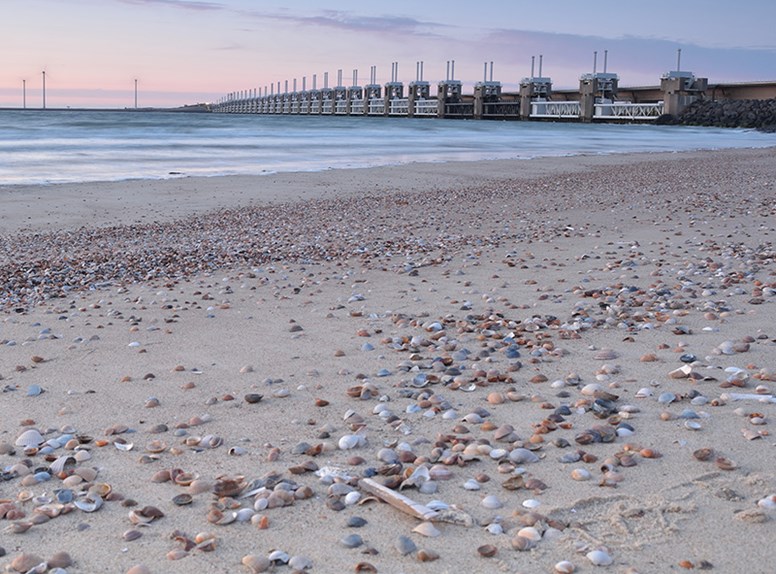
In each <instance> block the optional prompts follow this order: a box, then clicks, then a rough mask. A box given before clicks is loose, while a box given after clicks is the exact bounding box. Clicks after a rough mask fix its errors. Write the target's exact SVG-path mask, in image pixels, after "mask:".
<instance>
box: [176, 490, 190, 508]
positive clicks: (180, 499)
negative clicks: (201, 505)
mask: <svg viewBox="0 0 776 574" xmlns="http://www.w3.org/2000/svg"><path fill="white" fill-rule="evenodd" d="M192 500H194V498H193V497H192V496H191V495H190V494H187V493H182V494H178V495H175V496H173V497H172V503H173V504H175V505H177V506H184V505H186V504H191V502H192Z"/></svg>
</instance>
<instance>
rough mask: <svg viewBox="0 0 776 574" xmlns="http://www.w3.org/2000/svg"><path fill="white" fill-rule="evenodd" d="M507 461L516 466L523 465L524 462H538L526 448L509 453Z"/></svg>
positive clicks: (533, 454) (534, 455) (536, 457)
mask: <svg viewBox="0 0 776 574" xmlns="http://www.w3.org/2000/svg"><path fill="white" fill-rule="evenodd" d="M509 460H511V461H512V462H514V463H516V464H523V463H526V462H538V461H539V457H538V456H537V455H536V454H535V453H533V452H531V451H530V450H528V449H527V448H516V449H513V450H512V452H510V453H509Z"/></svg>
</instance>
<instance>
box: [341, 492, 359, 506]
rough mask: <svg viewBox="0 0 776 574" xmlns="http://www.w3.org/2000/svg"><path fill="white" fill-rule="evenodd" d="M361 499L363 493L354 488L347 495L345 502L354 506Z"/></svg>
mask: <svg viewBox="0 0 776 574" xmlns="http://www.w3.org/2000/svg"><path fill="white" fill-rule="evenodd" d="M359 500H361V493H360V492H359V491H357V490H354V491H353V492H348V493H347V494H346V495H345V504H346V505H347V506H353V505H354V504H356V503H357V502H358V501H359Z"/></svg>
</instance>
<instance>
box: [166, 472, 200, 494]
mask: <svg viewBox="0 0 776 574" xmlns="http://www.w3.org/2000/svg"><path fill="white" fill-rule="evenodd" d="M170 475H171V476H172V481H173V482H174V483H175V484H177V485H178V486H189V485H190V484H192V483H193V482H194V481H195V480H196V479H197V475H195V474H194V473H191V472H177V473H172V472H171V473H170ZM192 494H193V493H192Z"/></svg>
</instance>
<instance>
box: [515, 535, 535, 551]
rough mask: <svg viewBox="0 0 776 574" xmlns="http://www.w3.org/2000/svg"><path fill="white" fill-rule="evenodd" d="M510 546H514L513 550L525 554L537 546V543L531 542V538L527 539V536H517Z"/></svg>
mask: <svg viewBox="0 0 776 574" xmlns="http://www.w3.org/2000/svg"><path fill="white" fill-rule="evenodd" d="M510 544H511V545H512V548H513V549H515V550H517V551H520V552H524V551H526V550H530V549H531V548H533V547H534V546H536V542H534V541H533V540H531V539H530V538H526V537H525V536H515V537H514V538H513V539H512V540H511V541H510Z"/></svg>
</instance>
